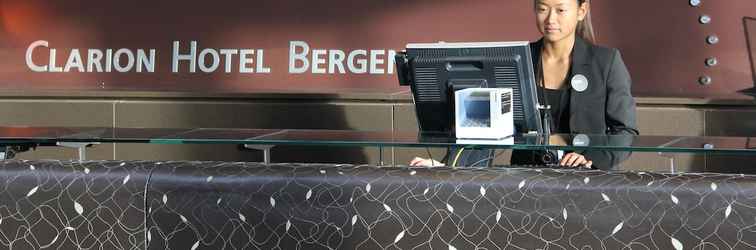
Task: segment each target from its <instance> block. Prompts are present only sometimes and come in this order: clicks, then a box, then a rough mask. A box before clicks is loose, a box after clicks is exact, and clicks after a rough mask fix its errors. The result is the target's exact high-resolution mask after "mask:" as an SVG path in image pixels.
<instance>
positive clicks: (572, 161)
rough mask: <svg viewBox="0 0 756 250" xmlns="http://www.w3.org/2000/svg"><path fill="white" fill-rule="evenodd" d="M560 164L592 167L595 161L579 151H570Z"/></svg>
mask: <svg viewBox="0 0 756 250" xmlns="http://www.w3.org/2000/svg"><path fill="white" fill-rule="evenodd" d="M559 165H561V166H565V167H573V168H576V167H580V166H582V167H585V168H591V166H592V165H593V161H590V160H588V159H586V158H585V156H583V155H581V154H578V153H569V154H566V155H565V156H564V157H562V160H561V161H559Z"/></svg>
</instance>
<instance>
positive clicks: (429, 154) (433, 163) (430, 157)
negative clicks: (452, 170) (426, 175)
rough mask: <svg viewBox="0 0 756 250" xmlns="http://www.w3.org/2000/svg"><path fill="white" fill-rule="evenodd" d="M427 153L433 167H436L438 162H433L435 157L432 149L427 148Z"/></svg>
mask: <svg viewBox="0 0 756 250" xmlns="http://www.w3.org/2000/svg"><path fill="white" fill-rule="evenodd" d="M425 152H428V159H430V162H431V167H435V166H434V165H435V164H436V162H435V161H434V160H433V155H432V154H431V152H430V148H428V147H426V148H425Z"/></svg>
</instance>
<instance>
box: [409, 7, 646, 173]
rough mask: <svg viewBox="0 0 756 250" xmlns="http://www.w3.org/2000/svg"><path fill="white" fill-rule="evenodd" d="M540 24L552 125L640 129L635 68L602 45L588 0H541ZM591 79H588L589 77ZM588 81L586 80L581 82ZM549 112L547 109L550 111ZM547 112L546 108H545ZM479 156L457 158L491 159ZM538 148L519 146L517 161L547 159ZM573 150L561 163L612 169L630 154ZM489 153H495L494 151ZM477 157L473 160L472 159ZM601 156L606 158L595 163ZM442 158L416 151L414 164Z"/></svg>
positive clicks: (600, 130)
mask: <svg viewBox="0 0 756 250" xmlns="http://www.w3.org/2000/svg"><path fill="white" fill-rule="evenodd" d="M535 12H536V24H537V27H538V30H539V31H540V32H541V34H542V35H543V38H542V39H541V40H539V41H537V42H534V43H531V44H530V47H531V50H532V56H533V63H534V64H535V65H534V66H535V67H534V69H535V71H536V75H537V77H536V78H537V79H536V80H537V82H538V85H539V101H540V103H541V104H546V105H549V106H551V109H550V110H549V111H548V112H549V114H550V115H551V118H552V119H551V120H552V124H551V126H550V127H551V131H552V132H555V133H571V134H609V135H617V134H626V135H637V134H638V130H637V128H636V122H635V101H634V100H633V97H632V96H631V94H630V85H631V81H630V74H629V73H628V71H627V68H626V67H625V64H624V62H623V61H622V58H621V56H620V54H619V51H618V50H617V49H610V48H604V47H600V46H596V45H594V44H593V43H594V42H595V38H594V34H593V28H592V25H591V18H590V3H589V2H588V0H536V1H535ZM585 80H587V81H585ZM581 82H583V83H584V82H587V87H586V84H579V83H581ZM544 113H545V112H544ZM542 115H543V114H542ZM480 151H481V150H470V153H472V154H477V155H478V156H473V157H465V156H464V153H460V152H459V151H457V152H455V153H453V154H451V155H454V157H447V158H453V159H455V160H454V161H457V160H458V159H460V157H462V158H467V159H466V160H465V161H464V162H462V163H461V164H460V162H457V165H459V166H467V164H466V163H481V162H485V164H489V162H490V161H491V160H492V159H482V160H481V159H480V156H479V155H486V153H483V154H481V152H480ZM541 154H542V153H539V152H536V151H515V152H513V155H512V161H511V162H512V164H544V163H545V162H541V158H543V157H539V156H540V155H541ZM587 154H590V153H583V154H581V153H578V152H569V153H567V154H565V155H564V156H562V157H561V160H559V165H562V166H568V167H578V166H584V167H588V168H592V167H593V168H596V167H599V168H602V169H608V168H611V167H613V165H614V164H616V163H618V162H619V161H618V159H619V160H622V159H624V158H625V157H626V155H627V154H611V153H606V152H597V153H595V154H591V156H593V155H595V156H594V157H595V158H597V159H592V157H591V156H587ZM487 155H491V154H490V153H488V154H487ZM470 158H471V160H470ZM598 158H600V160H601V162H602V163H601V164H600V165H599V166H594V160H598ZM439 164H441V163H439V162H437V161H434V160H431V159H423V158H419V157H416V158H415V159H414V160H412V161H411V162H410V165H412V166H433V165H435V166H438V165H439Z"/></svg>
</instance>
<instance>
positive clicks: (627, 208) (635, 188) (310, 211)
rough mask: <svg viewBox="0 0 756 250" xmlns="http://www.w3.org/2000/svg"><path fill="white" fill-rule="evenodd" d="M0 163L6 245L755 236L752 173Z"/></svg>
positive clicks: (632, 243)
mask: <svg viewBox="0 0 756 250" xmlns="http://www.w3.org/2000/svg"><path fill="white" fill-rule="evenodd" d="M0 169H2V171H0V184H2V187H3V188H2V190H0V195H2V199H0V200H1V202H0V203H2V204H0V216H2V217H1V218H2V222H1V223H0V233H1V234H0V235H1V236H2V237H0V245H2V246H3V248H7V249H41V248H50V249H77V248H91V249H397V248H398V249H476V248H486V249H505V248H523V249H539V248H557V249H586V247H590V249H622V248H625V247H629V248H632V249H695V248H709V247H716V248H718V249H746V248H753V247H756V226H755V225H756V197H754V195H753V194H754V193H756V177H755V176H751V175H726V174H657V173H643V172H614V171H601V170H566V169H525V168H485V169H473V168H458V169H452V168H408V167H375V166H354V165H319V164H263V163H233V162H148V161H127V162H120V161H85V162H79V161H13V160H8V161H3V162H1V163H0ZM678 247H679V248H678Z"/></svg>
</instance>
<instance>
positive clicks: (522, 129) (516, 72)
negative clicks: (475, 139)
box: [396, 42, 543, 137]
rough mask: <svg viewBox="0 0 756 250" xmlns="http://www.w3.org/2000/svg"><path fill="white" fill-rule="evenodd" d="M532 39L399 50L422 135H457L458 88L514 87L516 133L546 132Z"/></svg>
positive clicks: (422, 45) (414, 46)
mask: <svg viewBox="0 0 756 250" xmlns="http://www.w3.org/2000/svg"><path fill="white" fill-rule="evenodd" d="M532 60H533V59H532V56H531V55H530V45H529V43H528V42H485V43H443V42H441V43H414V44H407V48H406V51H404V52H400V53H397V56H396V66H397V74H398V77H399V84H400V85H405V86H406V85H409V86H410V88H411V89H412V96H413V100H414V103H415V114H416V115H417V121H418V123H419V126H420V132H421V134H422V135H437V136H451V137H453V136H454V99H453V98H454V91H457V90H460V89H465V88H512V90H513V92H514V100H513V103H514V126H515V131H514V132H515V133H532V132H535V133H539V134H542V133H543V127H542V125H541V121H540V120H541V118H540V117H541V116H540V113H539V110H538V98H537V92H536V82H535V76H534V73H533V63H532Z"/></svg>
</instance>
